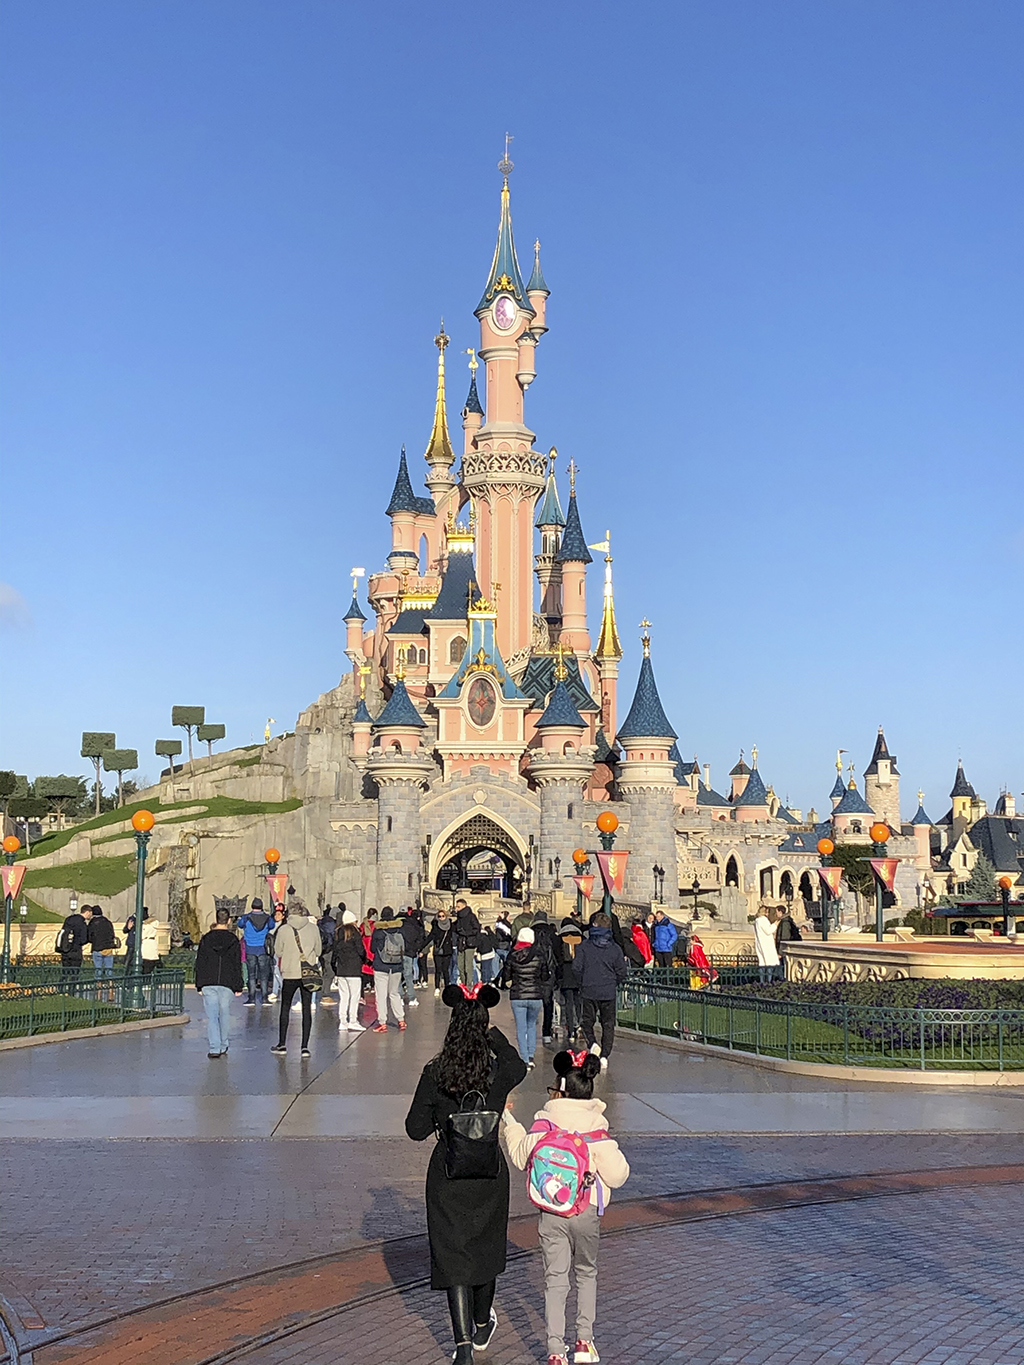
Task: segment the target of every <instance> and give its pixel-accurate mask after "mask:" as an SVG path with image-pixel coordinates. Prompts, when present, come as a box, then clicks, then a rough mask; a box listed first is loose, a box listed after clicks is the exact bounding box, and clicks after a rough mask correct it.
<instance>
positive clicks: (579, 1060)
mask: <svg viewBox="0 0 1024 1365" xmlns="http://www.w3.org/2000/svg"><path fill="white" fill-rule="evenodd" d="M566 1052H568V1054H569V1056H570V1057H571V1058H572V1065H573V1070H575V1071H578V1070H579V1069H580V1067H581V1066H582V1065H583V1063H584V1062H585V1061H586V1060H587V1055H588V1054H587V1050H586V1048H584V1049H583V1051H582V1052H573V1050H572V1048H571V1047H567V1048H566Z"/></svg>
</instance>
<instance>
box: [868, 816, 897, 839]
mask: <svg viewBox="0 0 1024 1365" xmlns="http://www.w3.org/2000/svg"><path fill="white" fill-rule="evenodd" d="M868 833H869V834H870V835H871V842H872V843H873V844H884V843H886V842H887V841H888V839H889V836H890V835H891V834H892V830H891V829H890V828H889V826H888V825H887V824H885V823H884V821H882V820H876V821H875V823H874V824H873V825H872V826H871V828H870V829H869V830H868Z"/></svg>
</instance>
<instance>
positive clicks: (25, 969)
mask: <svg viewBox="0 0 1024 1365" xmlns="http://www.w3.org/2000/svg"><path fill="white" fill-rule="evenodd" d="M113 963H114V967H113V970H114V974H115V975H116V976H118V977H121V976H124V974H125V971H126V970H127V968H128V959H127V957H126V956H125V955H124V953H120V954H118V955H117V956H115V957H114V959H113ZM158 970H160V971H181V972H183V973H184V979H185V983H186V984H187V985H191V984H192V982H193V981H195V976H196V955H195V951H194V949H190V948H172V949H171V951H170V952H169V953H164V955H163V957H161V959H160V967H159V969H158ZM77 971H78V979H80V980H82V981H92V980H93V978H94V977H95V967H94V966H93V962H92V958H91V957H90V956H89V954H88V953H87V954H86V955H85V957H84V958H83V960H82V965H81V967H79V968H78V969H77ZM11 975H12V977H13V979H14V980H15V981H16V982H17V983H18V985H20V986H53V985H59V984H60V983H61V982H63V981H65V980H67V979H68V978H67V977H66V976H65V973H64V968H63V967H62V966H61V961H60V957H59V956H58V955H57V954H56V953H45V954H43V953H40V954H33V955H32V956H22V957H16V958H15V959H14V962H13V964H12V967H11Z"/></svg>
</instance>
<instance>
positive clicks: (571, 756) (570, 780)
mask: <svg viewBox="0 0 1024 1365" xmlns="http://www.w3.org/2000/svg"><path fill="white" fill-rule="evenodd" d="M566 677H567V671H566V668H565V665H564V663H563V662H562V660H561V658H559V662H558V664H557V665H556V668H555V686H554V688H553V689H552V692H551V699H550V700H549V702H548V704H547V707H546V709H545V711H544V714H543V715H542V716H541V718H540V720H539V721H538V722H537V736H538V738H539V739H540V742H541V748H540V749H533V750H531V751H530V766H529V769H528V771H529V775H530V779H531V780H532V782H533V783H534V785H535V786H536V787H537V790H538V792H539V795H540V844H539V846H538V851H537V878H538V885H539V886H540V887H541V888H547V887H549V886H551V884H552V882H553V881H554V880H555V874H556V870H557V869H556V864H555V861H554V860H555V858H556V857H557V858H559V859H560V860H561V865H562V867H564V868H565V869H566V874H567V875H568V870H569V868H570V866H571V861H572V851H573V849H574V848H578V847H579V846H580V843H581V841H582V839H583V787H584V785H585V783H586V782H587V781H588V780H589V778H590V774H591V772H592V770H593V762H592V757H591V751H590V750H583V749H582V748H581V742H582V739H583V735H584V731H585V730H586V729H587V722H586V721H585V720H584V719H583V717H582V716H581V715H580V713H579V711H578V709H577V707H576V703H575V702H574V701H573V699H572V697H571V696H570V695H569V689H568V688H567V687H566V685H565V679H566Z"/></svg>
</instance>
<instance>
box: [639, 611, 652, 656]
mask: <svg viewBox="0 0 1024 1365" xmlns="http://www.w3.org/2000/svg"><path fill="white" fill-rule="evenodd" d="M640 629H641V630H642V631H643V634H642V635H641V636H640V643H641V644H642V645H643V647H644V658H645V659H649V658H650V657H651V623H650V621H648V619H647V617H646V616H645V617H644V619H643V620H642V621H641V622H640Z"/></svg>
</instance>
